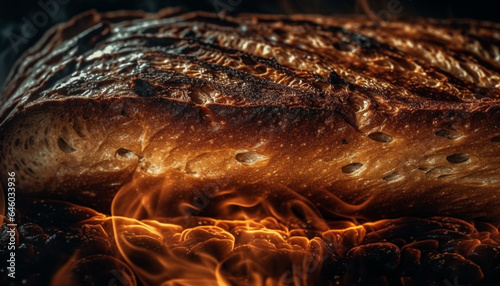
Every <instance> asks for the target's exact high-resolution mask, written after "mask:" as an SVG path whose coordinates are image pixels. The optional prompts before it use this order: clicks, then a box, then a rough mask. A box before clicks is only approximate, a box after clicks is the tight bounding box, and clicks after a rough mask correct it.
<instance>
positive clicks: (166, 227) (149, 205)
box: [52, 173, 500, 286]
mask: <svg viewBox="0 0 500 286" xmlns="http://www.w3.org/2000/svg"><path fill="white" fill-rule="evenodd" d="M311 198H312V199H311ZM318 198H321V199H322V200H329V201H328V202H327V203H330V204H331V205H336V206H337V207H338V208H337V209H336V210H335V211H333V212H330V211H328V210H323V209H320V208H319V207H317V205H316V204H315V199H318ZM327 205H328V204H327ZM359 207H360V206H354V205H348V204H345V203H344V202H342V201H341V200H340V199H339V198H336V197H332V196H329V195H323V196H319V194H313V193H311V195H309V194H300V193H297V192H294V191H293V190H291V189H289V188H287V187H283V186H266V185H258V184H256V185H236V184H228V183H225V182H222V183H220V182H219V183H218V182H215V181H214V182H207V181H199V180H198V179H196V178H191V177H190V178H184V177H179V175H178V174H171V175H168V176H161V177H160V176H156V177H155V176H151V175H145V174H139V173H138V174H136V175H135V177H134V178H133V179H132V180H131V182H130V183H128V184H127V185H125V186H123V187H122V188H121V190H120V191H119V192H118V193H117V194H116V196H115V198H114V200H113V203H112V206H111V216H103V215H102V214H98V213H96V214H95V215H94V216H93V217H90V218H87V219H84V220H82V221H80V222H79V225H80V227H83V226H85V227H93V229H95V231H97V232H99V233H100V234H99V235H100V236H103V237H109V239H110V241H112V242H113V243H112V245H111V246H110V250H109V251H108V253H106V254H94V253H92V254H91V255H89V254H88V253H84V252H82V251H77V252H76V253H75V254H74V255H73V256H72V257H71V259H69V260H68V262H67V263H66V264H65V265H64V266H63V267H61V268H60V269H59V271H58V272H57V274H56V275H55V276H54V277H53V279H52V285H68V283H69V282H71V283H70V284H71V285H85V284H89V282H92V281H94V282H96V283H97V282H100V283H101V284H102V281H110V284H109V285H132V286H135V285H186V286H187V285H340V284H341V285H351V284H356V283H361V282H363V281H364V282H367V281H372V279H375V280H373V281H375V282H373V283H381V284H383V283H385V282H387V281H386V280H384V279H388V278H384V277H385V276H387V275H388V277H389V276H390V275H393V274H391V273H395V271H396V270H395V269H396V267H397V265H400V264H403V263H408V261H406V260H407V257H413V258H414V259H415V260H416V261H422V263H424V262H425V263H434V261H439V260H440V259H441V260H442V261H445V262H446V261H452V262H450V263H451V264H450V265H457V263H458V264H460V263H461V264H460V265H465V266H464V267H466V269H469V271H470V273H472V274H467V275H470V277H473V279H476V280H473V281H480V280H481V279H483V278H484V273H483V271H486V272H485V273H489V272H487V271H490V272H491V271H495V270H488V269H489V268H487V267H490V266H488V265H489V264H487V263H486V262H485V263H486V264H484V265H486V266H484V265H483V264H480V265H481V267H483V269H481V268H480V267H479V266H477V265H476V264H474V263H469V262H468V260H467V259H475V258H474V257H475V256H477V255H478V253H481V251H483V252H484V251H496V250H500V234H499V233H498V228H496V227H495V226H492V225H490V224H487V223H482V224H481V223H477V225H473V224H471V223H468V222H465V221H462V220H459V219H453V218H438V217H436V218H430V219H419V218H397V219H384V220H379V221H376V222H365V223H360V222H359V221H358V219H359V218H357V217H355V216H353V214H355V213H356V210H357V209H358V208H359ZM341 212H345V214H346V215H344V216H343V217H340V216H339V214H340V213H341ZM415 234H418V235H421V236H422V237H420V238H415V237H413V236H414V235H415ZM443 245H444V246H443ZM449 245H452V246H453V249H454V250H453V251H452V252H451V253H444V254H439V253H437V252H436V250H437V249H439V248H442V247H448V248H449V247H451V246H449ZM426 249H430V252H429V251H427V250H426ZM433 249H435V250H433ZM450 249H452V248H450ZM433 251H434V252H433ZM445 252H446V251H445ZM456 253H460V255H459V254H456ZM440 255H441V256H440ZM404 257H406V258H404ZM464 257H467V259H465V258H464ZM403 258H404V259H403ZM476 262H477V261H476ZM419 263H420V262H419ZM468 263H469V264H468ZM478 263H479V262H478ZM488 263H489V262H488ZM493 263H495V262H493ZM490 264H491V263H490ZM454 267H455V266H454ZM485 267H486V268H485ZM82 269H83V270H82ZM457 269H459V268H457ZM491 269H493V268H491ZM495 269H496V268H495ZM398 271H399V270H398ZM413 271H415V270H413ZM425 271H428V270H425ZM457 271H458V270H457ZM82 273H92V275H90V276H88V275H85V276H84V275H83V274H82ZM450 273H455V272H450ZM457 273H459V272H457ZM397 275H401V276H402V278H398V279H400V280H398V281H401V284H402V285H415V283H416V284H419V283H420V284H426V283H430V282H428V280H422V281H420V282H418V281H417V282H415V281H414V280H411V279H416V278H414V277H417V276H418V277H420V276H422V273H420V274H419V273H418V272H417V274H411V273H406V272H404V271H403V272H401V273H399V274H397ZM405 275H406V276H405ZM411 275H413V276H411ZM436 275H438V274H436ZM450 275H451V274H450ZM456 275H459V274H456ZM403 276H404V277H403ZM407 276H408V277H407ZM423 276H425V275H423ZM397 277H399V276H397ZM411 277H413V278H411ZM467 277H469V276H467ZM377 279H378V280H377ZM423 279H424V278H423ZM437 279H438V280H437V281H439V282H442V281H443V279H442V278H439V277H438V278H437ZM439 279H441V280H439ZM457 279H458V278H457ZM460 279H462V280H457V281H459V282H462V281H465V280H463V279H464V278H460ZM82 281H84V282H82ZM113 281H114V282H116V283H115V284H113V283H112V282H113ZM384 281H385V282H384ZM433 281H434V280H433ZM450 281H453V280H450ZM467 281H468V280H467ZM82 283H83V284H82ZM412 283H413V284H412ZM97 284H99V283H97Z"/></svg>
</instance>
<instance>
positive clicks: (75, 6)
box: [0, 0, 500, 87]
mask: <svg viewBox="0 0 500 286" xmlns="http://www.w3.org/2000/svg"><path fill="white" fill-rule="evenodd" d="M54 1H55V3H57V6H58V9H57V12H55V13H52V14H53V15H49V16H47V17H46V21H45V23H44V20H45V19H44V18H43V16H41V15H40V14H45V15H47V12H45V11H44V8H43V7H42V5H43V3H45V4H47V3H49V2H54ZM367 2H368V3H369V5H370V10H372V11H373V12H375V13H377V12H380V11H383V10H388V9H389V5H396V6H395V7H398V9H400V10H401V12H400V13H397V15H394V16H395V17H400V18H404V17H432V18H445V19H450V18H451V19H455V18H472V19H479V20H489V21H495V22H500V9H499V8H500V1H497V0H475V1H470V0H458V1H454V0H447V1H439V0H367ZM398 2H399V3H398ZM40 3H42V5H41V4H40ZM169 6H181V7H184V8H185V9H186V10H205V11H211V12H221V11H223V10H224V11H225V12H227V13H229V14H236V13H280V14H290V13H317V14H328V15H338V14H366V12H365V10H363V8H362V5H361V4H360V2H359V1H356V0H309V1H306V0H289V1H287V0H253V1H252V0H198V1H195V0H143V1H141V0H136V1H131V0H6V1H2V4H1V6H0V87H1V86H3V83H4V81H5V78H6V77H7V74H8V72H9V70H10V68H11V67H12V65H13V63H14V62H15V60H16V59H17V58H19V57H20V55H21V54H22V52H23V51H24V50H26V49H27V48H29V47H30V46H31V45H33V43H34V42H36V41H37V40H38V39H39V38H40V37H41V36H42V35H43V33H44V32H45V31H46V30H47V29H48V28H50V27H51V26H53V25H54V24H56V23H59V22H63V21H67V20H68V19H70V18H71V17H72V16H74V15H76V14H78V13H80V12H83V11H86V10H89V9H97V10H99V11H109V10H119V9H141V10H145V11H149V12H154V11H158V10H159V9H161V8H164V7H169ZM399 7H402V8H399ZM37 15H38V16H39V17H40V18H39V20H40V21H39V22H38V24H40V25H37V26H35V29H36V31H35V32H34V33H32V35H30V36H29V37H23V38H22V39H21V38H20V37H22V36H23V33H22V29H23V25H26V21H28V22H30V23H32V24H33V23H34V21H36V20H34V18H36V16H37Z"/></svg>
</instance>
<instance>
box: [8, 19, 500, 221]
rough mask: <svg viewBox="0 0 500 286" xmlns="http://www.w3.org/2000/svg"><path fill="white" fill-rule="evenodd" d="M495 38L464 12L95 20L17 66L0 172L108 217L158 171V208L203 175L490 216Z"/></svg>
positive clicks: (495, 28)
mask: <svg viewBox="0 0 500 286" xmlns="http://www.w3.org/2000/svg"><path fill="white" fill-rule="evenodd" d="M499 39H500V25H498V24H493V23H488V22H477V21H468V20H463V21H434V20H426V19H420V20H408V21H393V22H390V23H375V22H373V21H370V20H367V19H364V18H356V17H354V18H353V17H349V18H348V17H324V16H321V17H319V16H301V15H297V16H288V17H285V16H264V15H242V16H239V17H226V18H225V19H224V20H221V19H220V18H218V17H217V16H216V15H213V14H208V13H194V12H193V13H184V14H181V13H178V12H176V11H175V10H168V11H165V12H162V13H159V14H155V15H151V14H143V13H138V12H137V13H131V12H127V13H124V12H120V13H108V14H98V13H95V12H89V13H87V14H84V15H81V16H79V17H78V18H75V19H73V20H72V21H70V22H68V23H66V24H62V25H59V26H57V27H55V28H54V29H52V30H51V31H50V32H49V33H48V34H47V35H45V37H44V38H43V39H41V40H40V42H39V43H38V44H37V45H36V46H35V47H33V48H32V49H31V50H29V51H28V52H26V53H25V54H24V56H23V58H22V59H21V60H19V61H18V63H17V64H16V66H15V67H14V69H13V71H12V73H11V75H10V77H9V79H8V81H7V83H6V85H5V86H4V89H3V92H2V100H3V103H2V107H1V111H0V124H1V125H0V172H1V174H6V172H9V171H15V172H16V174H17V179H18V181H17V188H18V192H21V193H23V194H26V195H32V196H49V197H57V198H65V199H68V200H70V201H75V202H78V203H82V202H83V203H84V204H86V205H91V206H97V207H99V208H100V209H104V210H106V208H107V206H109V202H110V200H111V198H112V197H113V195H114V194H115V193H116V191H117V190H118V189H119V188H120V187H122V186H124V185H126V184H127V183H128V182H130V181H131V179H132V178H133V177H134V176H139V177H142V178H148V177H151V178H152V180H153V181H154V180H158V179H159V178H160V179H161V180H163V181H170V183H169V184H165V183H163V187H164V188H168V193H169V194H170V195H168V196H166V197H165V198H163V200H165V202H167V201H168V202H170V203H172V202H175V203H178V204H181V203H182V202H183V200H190V198H187V197H189V195H186V194H191V193H192V192H190V191H189V190H192V189H193V188H200V189H202V188H203V186H205V185H207V184H211V185H216V186H217V189H218V190H220V191H223V190H236V191H238V190H241V194H242V196H246V197H251V196H257V195H259V196H262V197H266V196H267V197H272V194H273V191H274V190H282V189H287V190H289V191H288V193H289V194H290V195H289V196H287V197H286V198H283V200H295V199H300V198H306V200H307V201H308V202H310V203H311V204H312V205H314V208H317V209H318V210H320V211H321V212H322V213H325V214H334V215H336V214H341V215H342V214H349V215H354V216H359V217H365V218H380V217H395V216H398V217H399V216H402V215H453V216H458V217H463V218H482V219H487V220H496V221H498V220H499V219H500V207H498V206H499V205H500V40H499ZM1 180H2V184H4V185H5V184H6V183H7V180H6V177H5V176H4V175H2V177H1ZM280 192H282V191H280ZM282 193H283V192H282ZM168 212H169V213H168V214H169V215H176V214H177V212H179V210H177V209H173V210H169V211H168Z"/></svg>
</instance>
